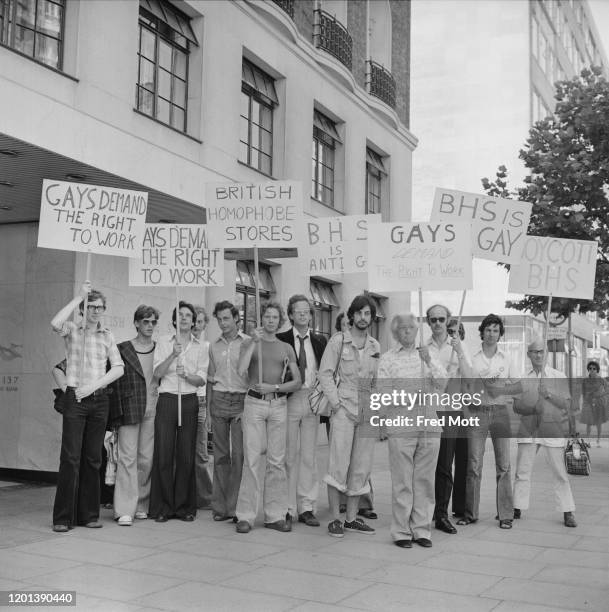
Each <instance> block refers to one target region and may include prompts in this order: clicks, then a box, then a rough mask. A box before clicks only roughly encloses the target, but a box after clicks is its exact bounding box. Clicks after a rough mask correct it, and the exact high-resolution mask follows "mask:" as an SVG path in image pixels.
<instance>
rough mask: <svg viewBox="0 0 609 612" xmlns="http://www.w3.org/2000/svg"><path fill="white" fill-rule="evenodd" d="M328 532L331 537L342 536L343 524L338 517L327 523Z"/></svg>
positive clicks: (343, 533)
mask: <svg viewBox="0 0 609 612" xmlns="http://www.w3.org/2000/svg"><path fill="white" fill-rule="evenodd" d="M328 533H329V534H330V535H331V536H332V537H333V538H344V537H345V530H344V529H343V524H342V523H341V522H340V521H339V520H338V519H334V520H333V521H332V522H331V523H328Z"/></svg>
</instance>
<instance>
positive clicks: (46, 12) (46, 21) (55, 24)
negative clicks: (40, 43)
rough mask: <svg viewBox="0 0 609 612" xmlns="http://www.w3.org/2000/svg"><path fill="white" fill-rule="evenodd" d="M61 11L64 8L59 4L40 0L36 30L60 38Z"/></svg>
mask: <svg viewBox="0 0 609 612" xmlns="http://www.w3.org/2000/svg"><path fill="white" fill-rule="evenodd" d="M61 11H62V8H61V7H60V6H58V5H57V4H53V3H52V2H46V1H39V3H38V18H37V20H36V30H37V31H38V32H42V33H43V34H49V35H51V36H54V37H55V38H59V37H60V33H61Z"/></svg>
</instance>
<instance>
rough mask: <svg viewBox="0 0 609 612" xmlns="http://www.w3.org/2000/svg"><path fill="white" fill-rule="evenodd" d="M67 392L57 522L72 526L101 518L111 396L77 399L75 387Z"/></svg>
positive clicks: (55, 513) (56, 501) (54, 523)
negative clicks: (102, 470)
mask: <svg viewBox="0 0 609 612" xmlns="http://www.w3.org/2000/svg"><path fill="white" fill-rule="evenodd" d="M66 393H67V396H66V400H65V409H64V412H63V426H62V433H61V455H60V459H59V474H58V477H57V492H56V493H55V504H54V506H53V525H67V526H69V527H72V526H73V525H84V524H86V523H90V522H92V521H96V520H97V519H98V518H99V468H100V466H101V462H102V445H103V443H104V435H105V432H106V421H107V420H108V397H107V396H105V395H96V396H93V395H90V396H89V397H85V398H84V399H83V400H82V401H80V402H77V401H76V397H75V395H74V389H72V388H68V390H67V392H66Z"/></svg>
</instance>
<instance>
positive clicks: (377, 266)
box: [368, 223, 473, 292]
mask: <svg viewBox="0 0 609 612" xmlns="http://www.w3.org/2000/svg"><path fill="white" fill-rule="evenodd" d="M472 283H473V280H472V248H471V232H470V226H469V224H468V223H378V224H372V225H370V226H369V227H368V288H369V289H370V291H381V292H383V291H387V292H390V291H411V290H415V291H416V290H417V289H423V290H429V289H439V290H447V291H451V290H462V289H471V288H472Z"/></svg>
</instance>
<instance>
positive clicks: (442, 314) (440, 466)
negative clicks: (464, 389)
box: [427, 304, 472, 534]
mask: <svg viewBox="0 0 609 612" xmlns="http://www.w3.org/2000/svg"><path fill="white" fill-rule="evenodd" d="M450 316H451V315H450V311H449V310H448V308H447V307H446V306H444V305H442V304H434V305H433V306H430V307H429V308H428V309H427V324H428V325H429V327H430V328H431V338H430V339H429V340H428V341H427V348H428V350H429V354H430V356H431V357H432V358H433V359H435V360H437V361H438V362H439V363H440V364H441V365H442V367H443V368H444V369H445V370H446V371H447V373H448V376H449V377H450V378H451V381H450V385H449V388H447V389H446V391H447V392H448V393H453V392H454V393H459V392H460V391H461V378H462V377H463V378H471V376H472V370H471V357H470V356H469V352H468V350H467V346H466V345H465V344H462V343H461V339H460V338H459V336H458V335H454V336H451V335H449V333H448V322H449V320H450ZM450 413H451V414H452V415H453V416H455V411H454V410H450ZM447 427H448V426H447ZM456 448H457V432H456V431H454V429H451V430H448V429H447V430H445V431H444V432H443V433H442V438H441V440H440V450H439V452H438V462H437V465H436V473H435V484H434V489H435V500H436V501H435V503H436V506H435V509H434V520H435V524H436V529H440V530H441V531H444V532H445V533H451V534H454V533H457V530H456V529H455V526H454V525H453V524H452V523H451V522H450V520H449V519H448V502H449V501H450V496H451V493H453V459H454V460H455V462H456V455H455V451H456ZM456 471H457V470H456V467H455V472H456ZM453 507H454V502H453Z"/></svg>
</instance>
